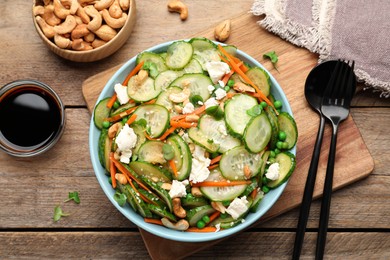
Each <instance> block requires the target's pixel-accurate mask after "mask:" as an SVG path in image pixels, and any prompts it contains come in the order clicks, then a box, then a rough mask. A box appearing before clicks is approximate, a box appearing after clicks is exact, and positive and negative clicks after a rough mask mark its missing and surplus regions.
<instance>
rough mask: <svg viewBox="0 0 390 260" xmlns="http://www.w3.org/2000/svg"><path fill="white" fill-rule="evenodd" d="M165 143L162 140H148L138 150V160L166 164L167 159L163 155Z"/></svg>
mask: <svg viewBox="0 0 390 260" xmlns="http://www.w3.org/2000/svg"><path fill="white" fill-rule="evenodd" d="M163 145H164V143H163V142H161V141H154V140H151V141H146V142H145V143H144V144H142V145H141V147H140V148H139V150H138V153H137V155H138V160H139V161H143V162H149V163H152V164H157V163H158V164H164V163H166V162H167V161H166V160H165V159H164V156H163Z"/></svg>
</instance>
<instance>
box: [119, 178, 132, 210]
mask: <svg viewBox="0 0 390 260" xmlns="http://www.w3.org/2000/svg"><path fill="white" fill-rule="evenodd" d="M117 186H118V188H119V190H120V191H121V192H122V193H123V194H125V195H126V200H127V202H128V203H129V204H130V206H131V208H132V209H133V210H134V211H135V212H137V204H136V203H135V200H134V199H133V196H131V194H130V191H129V190H128V188H129V187H130V184H126V185H123V184H121V183H120V182H119V181H118V182H117Z"/></svg>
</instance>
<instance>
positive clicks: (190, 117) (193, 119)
mask: <svg viewBox="0 0 390 260" xmlns="http://www.w3.org/2000/svg"><path fill="white" fill-rule="evenodd" d="M185 121H186V122H190V123H193V122H198V121H199V116H198V115H188V116H186V117H185Z"/></svg>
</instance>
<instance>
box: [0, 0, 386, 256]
mask: <svg viewBox="0 0 390 260" xmlns="http://www.w3.org/2000/svg"><path fill="white" fill-rule="evenodd" d="M185 2H186V4H187V5H188V7H189V18H188V20H187V21H185V22H181V21H180V19H179V17H178V15H177V14H173V13H169V12H168V11H167V8H166V1H158V0H149V1H137V23H136V26H135V28H134V31H133V34H132V36H131V38H129V40H128V41H127V42H126V44H125V45H124V46H123V47H122V48H121V49H120V50H119V51H118V52H116V53H115V54H114V55H112V56H110V57H108V58H106V59H104V60H102V61H99V62H94V63H88V64H83V63H75V62H70V61H66V60H64V59H62V58H60V57H58V56H56V55H55V54H53V53H51V52H50V51H49V50H48V49H47V48H46V47H45V46H44V44H43V43H42V41H41V39H40V38H39V37H38V34H37V33H36V31H35V29H34V26H33V23H32V18H31V1H25V0H24V1H22V0H13V1H3V2H2V4H1V5H0V17H1V18H0V64H1V74H0V85H1V86H2V85H4V84H6V83H8V82H10V81H13V80H17V79H26V78H29V79H37V80H40V81H43V82H45V83H47V84H49V85H50V86H52V87H53V88H54V89H55V91H56V92H57V93H58V94H59V96H60V97H61V99H62V100H63V102H64V103H65V105H66V116H67V122H66V130H65V132H64V135H63V136H62V138H61V140H60V142H59V143H58V144H57V145H56V146H55V147H54V148H53V149H52V150H50V152H48V153H46V154H43V155H40V156H38V157H35V158H30V159H22V158H14V157H10V156H8V155H6V154H5V153H2V152H1V153H0V259H3V258H4V259H54V258H57V259H67V258H73V259H80V258H89V259H96V258H106V259H120V258H121V259H130V258H132V259H148V258H149V254H148V252H147V250H146V247H145V245H144V243H143V240H142V238H141V236H140V234H139V232H138V229H137V228H136V227H135V226H134V225H133V224H132V223H131V222H130V221H128V220H127V219H126V218H125V217H123V216H122V215H121V214H120V213H119V212H118V211H117V210H116V209H115V208H114V207H113V206H112V205H111V204H110V203H109V201H108V199H107V198H106V196H105V195H104V193H103V191H102V190H101V188H100V186H99V184H98V182H97V180H96V177H95V175H94V172H93V169H92V165H91V162H90V159H89V150H88V129H89V122H90V114H89V112H88V109H87V107H86V103H85V101H84V98H83V95H82V91H81V85H82V83H83V81H84V80H86V79H87V78H89V77H91V76H93V75H95V74H97V73H99V72H102V71H105V70H107V69H109V68H112V67H114V66H116V65H118V64H121V63H123V62H125V61H127V60H128V59H129V58H130V57H132V56H134V55H136V54H137V53H138V52H140V51H142V50H143V49H145V48H148V47H151V46H153V45H155V44H158V43H161V42H165V41H168V40H174V39H179V38H185V37H188V36H189V35H193V34H195V33H196V32H199V31H202V30H204V29H206V28H209V27H211V26H214V25H216V24H217V23H219V22H220V21H222V20H224V19H228V18H234V17H237V16H238V15H240V14H242V13H244V12H248V11H249V10H250V7H251V4H252V0H232V1H222V0H214V1H206V0H198V1H189V0H185ZM233 29H234V28H233ZM351 113H352V117H353V119H354V121H355V123H356V125H357V126H358V128H359V130H360V133H361V135H362V137H363V139H364V142H365V143H366V145H367V147H368V149H369V151H370V153H371V155H372V157H373V158H374V162H375V169H374V171H373V172H372V174H371V175H370V176H369V177H368V178H366V179H363V180H361V181H358V182H356V183H354V184H352V185H349V186H347V187H345V188H342V189H340V190H338V191H336V192H334V194H333V197H332V208H331V215H330V221H329V233H328V242H327V248H326V258H329V259H348V258H349V259H388V258H390V233H389V232H390V203H389V200H390V171H389V166H388V165H389V164H390V152H389V147H390V135H389V134H388V129H389V128H390V102H389V99H383V98H379V94H378V93H372V92H371V91H370V90H367V91H363V90H362V88H360V89H359V90H358V93H357V94H356V96H355V97H354V100H353V107H352V109H351ZM0 120H1V119H0ZM21 120H23V116H22V117H21ZM26 129H28V126H26ZM70 191H79V194H80V199H81V203H80V204H79V205H77V204H74V203H72V202H68V203H63V201H64V200H65V199H66V198H67V197H68V193H69V192H70ZM58 204H61V205H62V208H63V210H64V211H66V212H69V213H71V215H70V216H69V217H66V218H63V219H61V220H60V221H59V222H53V219H52V217H53V210H54V207H55V206H56V205H58ZM319 206H320V202H319V201H314V203H313V205H312V209H311V212H310V218H309V222H308V230H307V234H306V237H305V244H304V247H303V251H302V258H303V259H313V258H314V257H313V255H314V250H315V242H316V234H317V226H318V219H319V209H320V207H319ZM297 219H298V210H297V209H295V210H292V211H289V212H287V213H285V214H283V215H281V216H279V217H277V218H274V219H272V220H270V221H267V222H265V223H261V224H259V225H256V226H255V227H253V228H251V229H249V230H247V231H245V232H242V233H240V234H238V235H237V236H234V237H232V238H229V239H227V240H225V241H223V242H221V243H218V244H216V245H213V246H211V247H209V248H207V249H204V250H202V251H200V252H197V253H195V254H193V255H192V256H190V257H188V259H195V258H200V259H205V258H210V259H211V258H214V259H259V258H260V259H273V258H275V259H276V258H277V259H290V258H291V257H290V255H291V253H292V247H293V242H294V237H295V229H296V224H297Z"/></svg>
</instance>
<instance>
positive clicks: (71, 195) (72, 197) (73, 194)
mask: <svg viewBox="0 0 390 260" xmlns="http://www.w3.org/2000/svg"><path fill="white" fill-rule="evenodd" d="M70 200H73V201H74V202H76V203H77V204H80V198H79V193H78V192H77V191H74V192H69V195H68V199H67V200H65V201H64V202H68V201H70Z"/></svg>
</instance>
